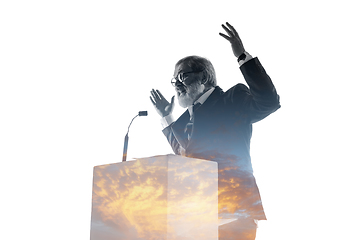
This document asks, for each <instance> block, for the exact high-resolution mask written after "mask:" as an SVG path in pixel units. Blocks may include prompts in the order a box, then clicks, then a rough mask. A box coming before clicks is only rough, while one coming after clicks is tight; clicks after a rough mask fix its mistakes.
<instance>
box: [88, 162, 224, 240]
mask: <svg viewBox="0 0 360 240" xmlns="http://www.w3.org/2000/svg"><path fill="white" fill-rule="evenodd" d="M100 239H101V240H115V239H116V240H118V239H125V240H131V239H134V240H135V239H136V240H143V239H144V240H145V239H146V240H162V239H164V240H165V239H166V240H185V239H194V240H195V239H196V240H201V239H204V240H217V239H218V166H217V163H216V162H212V161H206V160H201V159H193V158H187V157H182V156H177V155H163V156H154V157H149V158H141V159H137V160H135V161H127V162H119V163H114V164H107V165H101V166H95V167H94V175H93V195H92V214H91V232H90V240H100Z"/></svg>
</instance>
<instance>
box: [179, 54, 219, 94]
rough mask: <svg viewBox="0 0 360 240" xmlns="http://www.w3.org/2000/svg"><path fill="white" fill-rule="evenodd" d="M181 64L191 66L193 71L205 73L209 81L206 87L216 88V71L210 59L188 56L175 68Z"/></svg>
mask: <svg viewBox="0 0 360 240" xmlns="http://www.w3.org/2000/svg"><path fill="white" fill-rule="evenodd" d="M180 64H185V65H187V66H189V67H190V68H191V69H192V70H193V71H203V73H204V76H205V78H206V79H207V82H206V86H212V87H216V85H217V82H216V75H215V69H214V67H213V65H212V64H211V62H210V61H209V60H208V59H206V58H203V57H199V56H188V57H184V58H182V59H180V60H179V61H178V62H177V63H176V65H175V67H177V66H179V65H180Z"/></svg>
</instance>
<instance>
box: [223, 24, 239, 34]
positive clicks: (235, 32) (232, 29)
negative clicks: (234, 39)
mask: <svg viewBox="0 0 360 240" xmlns="http://www.w3.org/2000/svg"><path fill="white" fill-rule="evenodd" d="M226 25H227V26H228V27H229V28H230V30H231V31H232V32H233V33H234V35H235V36H239V34H238V33H237V31H236V30H235V28H234V27H233V26H231V25H230V23H228V22H226Z"/></svg>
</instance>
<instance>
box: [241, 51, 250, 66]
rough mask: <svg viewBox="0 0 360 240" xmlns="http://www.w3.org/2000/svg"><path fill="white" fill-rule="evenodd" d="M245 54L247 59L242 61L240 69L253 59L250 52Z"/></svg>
mask: <svg viewBox="0 0 360 240" xmlns="http://www.w3.org/2000/svg"><path fill="white" fill-rule="evenodd" d="M244 54H245V56H246V57H245V59H244V60H240V61H239V62H238V63H239V67H241V66H242V65H243V64H244V63H246V62H247V61H249V60H251V59H253V57H252V56H251V55H250V54H249V53H248V52H244Z"/></svg>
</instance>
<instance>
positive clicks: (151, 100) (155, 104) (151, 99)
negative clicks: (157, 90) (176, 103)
mask: <svg viewBox="0 0 360 240" xmlns="http://www.w3.org/2000/svg"><path fill="white" fill-rule="evenodd" d="M150 100H151V102H152V104H153V105H154V106H156V103H155V102H154V100H153V99H152V97H150Z"/></svg>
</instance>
